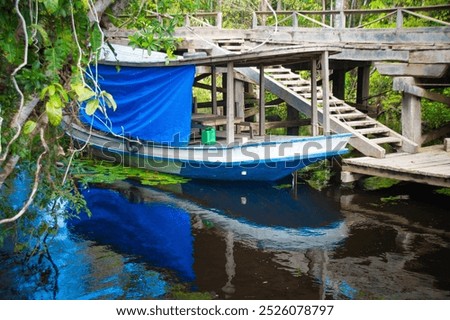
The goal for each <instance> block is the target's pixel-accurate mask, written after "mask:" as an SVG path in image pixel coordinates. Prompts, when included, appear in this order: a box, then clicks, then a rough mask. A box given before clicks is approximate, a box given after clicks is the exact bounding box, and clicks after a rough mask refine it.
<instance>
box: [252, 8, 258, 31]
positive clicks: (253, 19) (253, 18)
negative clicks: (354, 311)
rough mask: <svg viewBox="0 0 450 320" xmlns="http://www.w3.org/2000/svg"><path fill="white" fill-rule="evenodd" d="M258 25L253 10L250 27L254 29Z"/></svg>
mask: <svg viewBox="0 0 450 320" xmlns="http://www.w3.org/2000/svg"><path fill="white" fill-rule="evenodd" d="M257 27H258V16H257V15H256V12H255V11H253V13H252V29H256V28H257Z"/></svg>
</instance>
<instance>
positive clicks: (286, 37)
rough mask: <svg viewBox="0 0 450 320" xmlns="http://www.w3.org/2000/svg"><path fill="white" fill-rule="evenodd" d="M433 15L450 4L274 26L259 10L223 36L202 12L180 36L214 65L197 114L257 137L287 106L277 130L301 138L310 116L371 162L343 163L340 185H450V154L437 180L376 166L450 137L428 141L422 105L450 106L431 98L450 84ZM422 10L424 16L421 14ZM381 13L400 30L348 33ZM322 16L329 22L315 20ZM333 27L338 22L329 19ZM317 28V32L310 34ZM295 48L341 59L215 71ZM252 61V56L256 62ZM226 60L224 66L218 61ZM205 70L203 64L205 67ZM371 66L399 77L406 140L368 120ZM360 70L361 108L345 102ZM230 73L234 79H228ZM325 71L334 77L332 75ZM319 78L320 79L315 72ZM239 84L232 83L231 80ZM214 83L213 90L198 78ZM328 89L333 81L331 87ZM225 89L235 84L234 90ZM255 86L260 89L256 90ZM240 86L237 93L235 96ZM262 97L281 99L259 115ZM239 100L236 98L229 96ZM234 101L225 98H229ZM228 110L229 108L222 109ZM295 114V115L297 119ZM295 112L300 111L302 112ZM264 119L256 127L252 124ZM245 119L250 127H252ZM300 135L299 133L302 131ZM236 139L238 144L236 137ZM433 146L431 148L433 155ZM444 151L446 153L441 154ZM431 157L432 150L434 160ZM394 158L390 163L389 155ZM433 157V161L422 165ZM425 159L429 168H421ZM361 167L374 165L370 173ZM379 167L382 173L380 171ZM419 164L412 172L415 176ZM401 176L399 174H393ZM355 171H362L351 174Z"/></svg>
mask: <svg viewBox="0 0 450 320" xmlns="http://www.w3.org/2000/svg"><path fill="white" fill-rule="evenodd" d="M430 10H447V11H448V10H450V6H449V5H445V6H433V7H419V8H418V7H416V8H394V9H382V10H375V11H374V10H339V11H336V10H334V11H333V10H328V11H302V12H289V11H279V12H276V14H277V15H278V17H284V19H281V20H277V19H275V20H276V21H277V24H276V25H269V19H268V17H270V16H271V15H273V14H274V13H273V12H271V11H260V12H253V13H252V19H251V21H252V24H251V26H249V27H248V28H247V29H224V28H222V24H223V21H224V17H223V16H222V14H221V13H201V14H197V15H191V16H186V18H185V25H184V26H183V27H180V28H178V29H177V31H176V34H175V36H177V37H180V38H181V39H183V41H182V43H181V44H180V46H179V50H180V51H179V53H183V52H184V55H185V56H186V57H196V56H197V57H200V58H201V57H210V58H211V59H209V60H208V61H209V62H208V63H205V64H203V65H206V66H207V67H199V68H198V76H197V79H196V80H197V82H196V85H197V86H198V87H200V88H206V89H209V90H211V101H210V102H209V103H204V102H203V103H202V104H201V105H200V104H199V105H198V106H197V107H202V108H204V107H208V108H210V110H211V111H210V113H211V114H219V113H222V114H224V113H225V112H226V110H230V108H231V107H230V106H229V105H234V107H235V108H233V109H234V110H233V114H235V115H236V116H238V117H241V118H242V119H246V121H244V122H245V123H246V125H247V126H248V128H249V130H250V131H251V133H253V131H257V133H258V134H259V135H264V134H265V133H266V129H267V127H276V124H274V123H273V122H272V123H271V122H269V121H267V119H266V116H265V108H266V107H267V106H270V105H273V104H277V103H280V102H285V103H286V104H287V105H288V106H289V107H288V119H287V121H285V122H284V123H283V122H282V121H279V125H280V126H283V125H284V126H287V127H289V129H288V132H290V133H293V134H298V125H304V124H305V121H304V120H303V121H300V120H299V115H298V112H300V113H301V114H302V115H303V116H306V117H309V120H307V122H309V124H310V125H311V133H312V134H313V135H317V134H319V132H320V131H322V132H323V133H325V134H326V133H328V131H330V130H331V131H333V132H337V133H344V132H350V133H352V134H353V137H352V139H351V141H350V144H351V145H352V146H353V147H354V148H355V149H357V150H358V151H359V152H361V153H362V154H363V155H365V156H366V157H365V158H361V159H359V160H358V161H356V160H355V159H352V160H344V170H345V171H344V172H343V174H342V177H343V181H345V182H349V181H352V180H354V179H356V178H357V177H359V176H360V175H364V174H368V175H382V176H390V177H395V178H397V179H403V180H412V181H420V182H424V183H429V184H434V185H440V186H450V167H449V166H450V156H449V155H450V154H449V153H448V152H444V153H443V155H442V157H441V158H442V159H441V160H440V161H439V162H438V163H434V164H433V165H432V166H440V167H441V169H438V170H437V171H438V172H439V174H438V175H433V174H430V173H427V172H426V171H421V172H419V173H418V172H417V170H416V171H414V172H412V171H408V170H406V171H405V168H402V169H398V168H397V169H395V168H394V169H393V166H388V167H389V170H387V169H386V170H384V169H383V165H381V164H378V165H377V164H376V161H374V160H371V159H386V160H384V161H385V162H386V161H388V160H387V159H390V160H391V161H392V162H401V161H402V159H406V158H397V156H398V157H404V156H405V154H406V155H408V154H416V153H418V152H421V151H422V152H423V151H424V150H425V149H421V145H422V144H424V143H426V142H428V141H429V140H435V139H437V138H441V137H445V136H446V135H448V133H449V132H450V124H449V125H447V126H446V127H444V128H441V129H440V130H439V131H438V132H434V133H431V134H428V135H427V136H423V135H422V131H421V128H422V120H421V105H420V101H421V98H426V99H429V100H433V101H437V102H441V103H445V104H447V105H450V97H447V96H443V95H441V94H437V93H435V92H433V91H432V90H431V89H432V88H436V87H448V86H450V69H449V65H450V23H449V22H448V21H439V20H437V19H434V18H430V17H428V16H426V15H424V14H423V12H427V11H430ZM419 12H420V13H419ZM374 13H376V14H382V17H380V18H378V19H375V20H374V21H375V22H376V21H379V20H381V19H388V18H390V19H393V17H395V26H394V27H393V28H387V29H366V28H363V27H365V26H366V25H367V24H365V25H357V26H354V27H351V28H349V27H348V26H347V25H348V20H349V17H351V16H352V15H364V14H374ZM406 15H409V16H414V17H416V18H420V19H424V20H426V21H428V22H431V23H432V24H434V25H435V26H432V27H419V28H405V27H403V24H404V18H405V16H406ZM311 16H313V17H317V16H319V17H320V16H321V17H322V19H316V18H311ZM327 16H328V17H334V20H335V21H338V22H337V23H335V24H334V25H333V26H329V25H327V24H325V23H324V22H325V21H327V19H325V17H327ZM328 20H331V18H328ZM312 25H313V26H318V28H317V27H311V26H312ZM129 33H130V32H128V31H123V30H115V31H114V30H111V31H109V32H108V37H109V38H110V39H112V41H114V42H126V40H124V39H125V38H126V37H127V36H128V34H129ZM293 46H302V47H317V48H323V47H332V48H335V49H336V50H335V52H333V54H331V52H328V50H324V52H325V53H326V54H325V55H322V56H320V57H313V58H311V59H309V60H308V59H307V60H305V59H303V60H299V61H296V60H295V59H291V60H288V61H285V62H284V63H278V62H279V61H278V60H277V63H278V64H276V65H268V62H267V61H264V63H263V62H261V63H260V65H258V67H250V66H245V67H236V68H235V67H234V64H233V65H232V67H233V68H232V69H230V68H223V67H220V63H219V62H218V64H217V65H218V67H216V65H215V64H214V57H221V59H222V60H221V61H222V62H223V57H227V56H229V57H231V56H232V57H233V58H232V59H231V58H230V60H229V61H234V62H237V61H239V55H242V59H247V58H248V57H252V59H253V56H255V57H257V56H258V53H259V52H263V51H267V50H272V51H274V50H275V51H276V50H279V52H280V54H281V53H282V52H283V51H285V50H287V49H288V48H292V47H293ZM252 53H253V55H252ZM217 61H219V60H217ZM199 65H201V64H199ZM372 66H374V67H375V68H376V69H377V70H378V72H379V73H380V74H382V75H387V76H391V77H393V78H394V82H393V83H394V88H393V89H394V90H397V91H400V92H402V94H403V100H402V132H401V133H397V132H395V131H393V130H391V129H390V128H388V127H386V126H385V125H383V124H381V123H380V122H378V121H377V120H376V119H374V118H372V117H370V116H369V114H368V112H367V110H368V98H369V76H370V70H371V69H370V68H371V67H372ZM355 68H356V69H357V74H358V84H357V89H358V90H357V98H356V101H353V102H349V101H347V100H346V97H345V90H344V88H345V76H346V73H347V72H349V71H350V70H353V69H355ZM231 70H232V74H230V72H231ZM304 70H308V71H309V74H308V76H309V79H306V78H303V77H302V76H301V74H302V73H301V71H304ZM328 70H331V71H330V72H329V71H328ZM318 71H320V72H321V74H320V76H319V78H317V77H316V75H317V72H318ZM218 74H221V75H222V78H223V79H222V80H223V81H222V83H223V85H222V88H218V86H217V79H216V78H217V75H218ZM230 76H231V78H232V79H233V81H232V82H230V81H229V80H227V77H228V78H230ZM207 77H210V81H209V83H207V84H205V83H204V82H202V81H201V80H203V79H205V78H207ZM329 81H331V83H332V88H330V85H329ZM227 83H228V85H227ZM249 84H253V85H256V86H259V94H258V92H254V89H252V87H251V86H249ZM230 86H233V90H230V89H229V88H230ZM265 90H267V91H269V92H271V93H272V94H274V95H275V96H276V97H277V99H275V100H274V101H271V102H269V103H266V102H265V99H259V105H258V107H256V108H255V107H254V105H253V104H252V103H251V101H258V99H256V98H258V96H259V97H265ZM218 92H222V93H223V100H222V101H218V100H217V93H218ZM230 94H232V95H233V96H232V97H229V95H230ZM227 96H228V97H227ZM222 106H227V108H224V111H220V110H221V108H222ZM294 110H295V111H294ZM297 111H298V112H297ZM255 115H256V116H257V118H258V121H257V122H252V121H251V119H252V118H254V116H255ZM247 120H248V121H247ZM296 127H297V129H296ZM230 139H231V138H230ZM435 149H436V148H434V149H433V150H434V151H436V150H435ZM442 150H443V147H442ZM434 151H433V152H434ZM388 153H391V154H389V156H388V157H386V155H387V154H388ZM422 158H423V159H426V156H424V157H422ZM421 161H426V160H421ZM361 163H371V166H370V168H369V166H364V165H361ZM374 167H377V170H375V169H374ZM413 167H414V166H410V168H411V170H413V169H414V168H413ZM398 172H402V173H401V174H394V173H398ZM352 173H356V174H357V175H354V174H352ZM417 174H419V175H422V176H423V178H416V179H409V178H408V175H409V177H411V176H415V177H416V176H417Z"/></svg>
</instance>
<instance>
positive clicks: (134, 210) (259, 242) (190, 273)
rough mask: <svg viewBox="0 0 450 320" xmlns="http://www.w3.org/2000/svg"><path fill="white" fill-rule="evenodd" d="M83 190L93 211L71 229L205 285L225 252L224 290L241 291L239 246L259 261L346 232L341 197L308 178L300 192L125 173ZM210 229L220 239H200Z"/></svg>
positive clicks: (330, 241)
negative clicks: (151, 180)
mask: <svg viewBox="0 0 450 320" xmlns="http://www.w3.org/2000/svg"><path fill="white" fill-rule="evenodd" d="M83 195H84V197H85V199H86V202H87V205H88V207H89V208H90V210H91V211H92V217H91V218H88V217H87V216H82V217H81V219H80V220H77V219H76V220H73V221H72V222H71V224H72V231H73V232H75V233H77V234H78V235H80V236H81V237H83V238H84V239H89V240H93V241H95V242H96V243H98V244H104V245H108V246H111V247H112V249H113V250H116V251H117V252H120V253H121V254H129V255H133V256H136V257H139V259H141V260H143V261H145V262H148V263H150V264H151V266H152V267H156V268H162V269H165V270H169V272H171V273H174V274H176V275H177V276H178V279H179V280H181V281H183V282H191V283H195V284H196V285H200V287H203V288H204V287H205V285H204V284H205V283H207V282H209V281H208V280H207V279H208V277H207V276H205V274H203V272H204V271H205V270H204V268H203V267H199V266H200V265H202V266H207V267H206V269H208V268H209V266H210V265H212V264H214V263H217V262H218V261H222V260H223V262H222V263H224V264H222V263H221V264H222V266H223V265H224V266H225V268H224V269H222V272H225V273H224V274H222V276H221V277H222V280H220V279H218V280H217V281H216V280H214V281H216V283H217V282H222V285H221V286H222V288H221V294H222V295H220V294H219V296H221V297H223V298H227V297H233V294H234V293H235V287H234V284H233V282H234V280H235V275H236V268H237V266H236V262H235V255H236V254H237V252H236V250H237V249H236V248H237V247H236V246H238V247H242V246H243V247H245V248H248V249H250V250H253V251H252V252H253V253H251V254H252V255H255V261H257V259H259V258H258V255H266V254H267V253H264V252H269V251H273V250H275V251H276V252H288V251H296V252H299V251H301V252H304V251H305V250H310V249H319V250H328V249H333V248H334V247H335V246H336V245H338V244H339V243H340V242H341V241H342V240H343V239H345V238H346V237H347V233H348V230H347V226H346V224H345V223H344V221H343V217H342V215H341V213H340V212H339V210H337V208H336V207H335V204H334V203H333V202H332V201H331V200H329V199H328V200H327V199H326V198H325V199H324V197H323V195H322V196H321V195H320V194H319V193H318V192H316V191H315V190H313V189H311V188H309V187H306V186H299V189H298V190H295V192H294V190H291V189H290V188H279V187H277V186H274V185H271V184H264V183H242V184H232V183H226V184H224V183H217V182H200V181H191V182H188V183H185V184H181V185H175V186H174V185H172V186H169V187H164V190H161V189H158V188H154V187H146V186H141V185H137V184H135V183H133V182H127V181H120V182H116V183H114V184H112V185H104V186H101V185H97V186H90V187H89V188H87V189H85V190H84V191H83ZM208 229H211V230H214V231H213V232H214V234H215V236H214V237H213V238H211V241H213V242H214V243H212V242H211V243H209V244H208V243H206V244H205V243H202V242H203V240H199V239H201V237H203V236H204V235H205V230H208ZM218 239H222V240H218ZM217 241H218V242H217ZM224 244H225V248H224V249H225V252H223V251H222V253H220V252H218V251H217V250H218V249H219V248H220V247H222V248H223V245H224ZM255 249H256V251H255ZM261 249H262V250H263V251H259V250H261ZM219 250H220V251H221V250H223V249H219ZM239 250H241V249H239ZM267 250H269V251H267ZM241 251H242V250H241ZM241 251H240V252H241ZM275 251H274V252H275ZM258 252H259V253H258ZM241 254H242V253H239V254H238V255H241ZM194 256H195V261H194ZM223 258H225V259H223ZM238 267H239V266H238ZM241 267H242V266H241ZM222 268H223V267H222ZM251 268H253V267H251ZM194 270H195V271H196V272H195V271H194ZM218 271H219V270H217V269H216V270H215V271H214V273H215V275H216V276H218V277H219V275H218V274H219V273H221V272H218ZM207 272H208V270H206V273H207ZM196 273H198V274H196ZM249 280H250V279H249ZM292 281H293V282H295V281H297V280H295V278H294V277H292ZM211 289H212V288H211ZM214 289H215V291H217V286H216V287H215V288H214ZM274 294H275V293H274Z"/></svg>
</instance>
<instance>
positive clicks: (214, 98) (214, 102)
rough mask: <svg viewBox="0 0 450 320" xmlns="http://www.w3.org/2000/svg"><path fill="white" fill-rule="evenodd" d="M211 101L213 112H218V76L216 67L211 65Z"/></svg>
mask: <svg viewBox="0 0 450 320" xmlns="http://www.w3.org/2000/svg"><path fill="white" fill-rule="evenodd" d="M211 101H212V113H213V114H217V78H216V67H215V66H212V67H211Z"/></svg>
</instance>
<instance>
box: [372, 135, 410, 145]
mask: <svg viewBox="0 0 450 320" xmlns="http://www.w3.org/2000/svg"><path fill="white" fill-rule="evenodd" d="M370 141H371V142H373V143H376V144H384V143H394V144H397V145H399V146H401V145H402V139H400V138H396V137H384V138H376V139H370Z"/></svg>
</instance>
